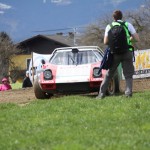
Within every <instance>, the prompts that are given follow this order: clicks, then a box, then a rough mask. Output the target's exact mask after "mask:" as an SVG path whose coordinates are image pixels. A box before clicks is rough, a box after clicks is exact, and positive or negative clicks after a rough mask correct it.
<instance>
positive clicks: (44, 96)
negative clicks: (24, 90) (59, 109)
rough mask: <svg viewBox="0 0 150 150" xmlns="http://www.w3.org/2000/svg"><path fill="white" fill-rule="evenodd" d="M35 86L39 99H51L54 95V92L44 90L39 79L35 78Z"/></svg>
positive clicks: (36, 95)
mask: <svg viewBox="0 0 150 150" xmlns="http://www.w3.org/2000/svg"><path fill="white" fill-rule="evenodd" d="M33 87H34V94H35V97H36V98H37V99H49V98H51V97H52V96H53V94H50V93H46V92H44V91H42V90H41V88H40V86H39V83H38V81H37V80H35V82H34V86H33Z"/></svg>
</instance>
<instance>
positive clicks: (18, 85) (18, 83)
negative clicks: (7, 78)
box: [11, 82, 22, 89]
mask: <svg viewBox="0 0 150 150" xmlns="http://www.w3.org/2000/svg"><path fill="white" fill-rule="evenodd" d="M11 87H12V89H20V88H22V83H21V82H17V83H12V84H11Z"/></svg>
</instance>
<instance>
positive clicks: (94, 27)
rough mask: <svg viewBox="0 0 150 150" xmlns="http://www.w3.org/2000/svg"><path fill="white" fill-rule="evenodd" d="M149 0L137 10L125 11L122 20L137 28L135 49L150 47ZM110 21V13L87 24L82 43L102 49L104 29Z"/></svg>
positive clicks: (103, 47)
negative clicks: (138, 40) (137, 39)
mask: <svg viewBox="0 0 150 150" xmlns="http://www.w3.org/2000/svg"><path fill="white" fill-rule="evenodd" d="M149 18H150V0H146V1H145V5H143V6H142V7H140V8H139V9H138V10H135V11H130V12H125V13H124V20H126V21H129V22H131V23H132V24H133V25H134V27H135V29H136V30H137V32H138V34H139V36H140V39H141V42H138V43H135V44H134V46H135V49H148V48H150V19H149ZM111 22H112V14H106V15H105V16H103V17H100V18H99V20H98V21H97V23H95V24H91V25H88V26H87V28H86V30H85V33H84V34H83V36H82V39H81V43H82V45H97V46H99V47H101V48H102V49H103V50H104V49H105V47H106V46H105V45H104V44H103V37H104V30H105V27H106V25H107V24H110V23H111Z"/></svg>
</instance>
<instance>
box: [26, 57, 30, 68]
mask: <svg viewBox="0 0 150 150" xmlns="http://www.w3.org/2000/svg"><path fill="white" fill-rule="evenodd" d="M30 61H31V59H30V58H27V61H26V68H27V70H28V69H29V65H30Z"/></svg>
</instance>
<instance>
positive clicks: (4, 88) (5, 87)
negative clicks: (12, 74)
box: [0, 84, 12, 91]
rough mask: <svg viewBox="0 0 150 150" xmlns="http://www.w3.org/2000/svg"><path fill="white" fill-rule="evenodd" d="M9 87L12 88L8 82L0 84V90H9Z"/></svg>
mask: <svg viewBox="0 0 150 150" xmlns="http://www.w3.org/2000/svg"><path fill="white" fill-rule="evenodd" d="M10 89H12V88H11V85H9V84H2V85H0V91H6V90H10Z"/></svg>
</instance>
